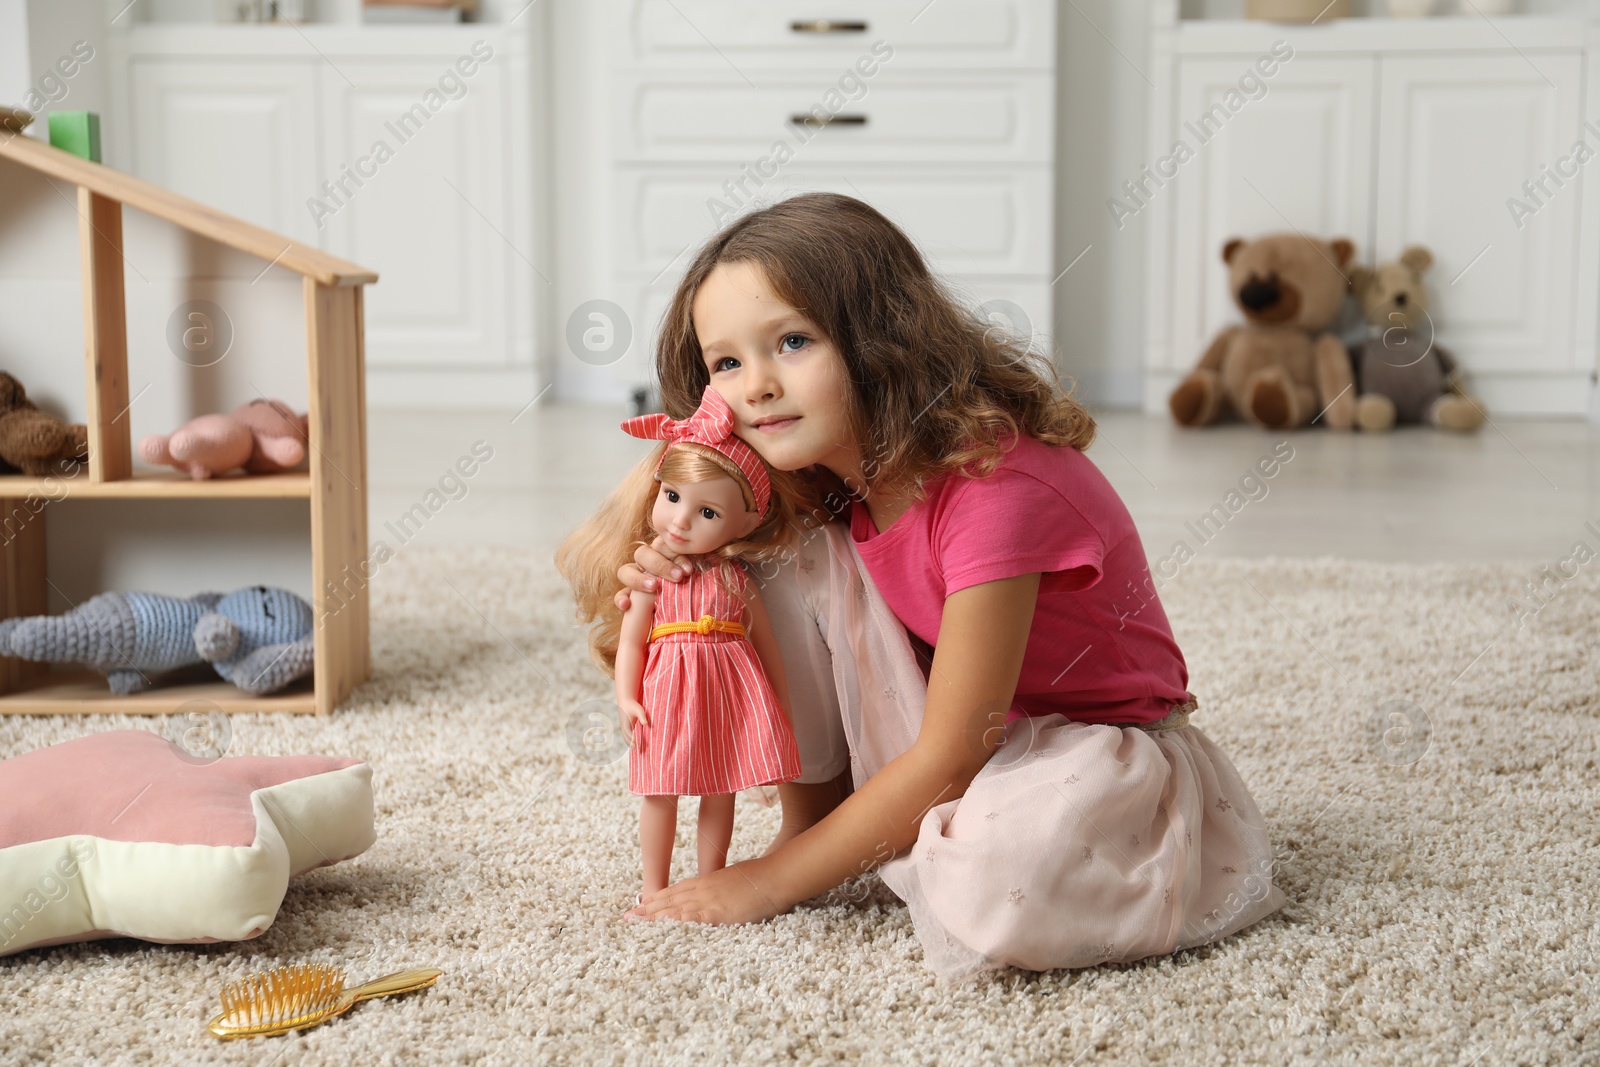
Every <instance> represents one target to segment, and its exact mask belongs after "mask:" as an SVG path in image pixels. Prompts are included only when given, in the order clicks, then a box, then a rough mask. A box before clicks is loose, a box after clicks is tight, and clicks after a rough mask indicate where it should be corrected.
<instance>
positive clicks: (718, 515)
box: [557, 389, 800, 893]
mask: <svg viewBox="0 0 1600 1067" xmlns="http://www.w3.org/2000/svg"><path fill="white" fill-rule="evenodd" d="M622 428H623V430H624V431H626V432H627V433H629V434H632V435H633V436H635V437H643V438H647V439H652V440H659V441H663V442H666V443H665V444H663V445H662V447H660V448H658V449H656V450H655V451H654V452H652V454H651V455H650V456H649V457H647V458H646V460H645V461H644V462H642V463H641V464H640V465H639V467H638V468H637V469H636V470H635V472H634V474H633V475H632V476H630V477H629V478H628V479H627V480H625V481H624V483H623V485H622V486H621V487H620V488H619V489H618V490H617V491H616V493H614V494H613V496H612V498H611V500H609V501H608V502H607V504H606V505H605V506H603V507H602V508H601V510H600V512H598V513H597V514H596V516H595V517H594V518H593V519H591V520H590V522H588V523H587V524H585V525H583V526H581V527H579V528H578V530H576V531H575V532H574V533H573V534H572V536H571V537H569V538H568V539H567V540H566V541H565V542H564V543H563V544H562V546H561V548H560V549H559V551H558V553H557V565H558V566H559V567H560V568H561V570H562V571H563V573H564V574H566V575H567V577H568V579H569V581H571V582H572V584H573V589H574V592H575V593H577V594H578V599H579V612H580V616H581V617H584V618H585V620H586V621H587V620H592V619H593V618H595V616H596V615H600V616H605V617H604V618H603V619H602V621H601V622H600V623H599V625H597V626H596V627H595V628H594V630H593V631H592V633H591V648H592V649H593V650H594V652H595V654H596V656H597V658H598V659H599V661H600V664H601V666H602V667H603V668H605V669H606V670H607V671H608V673H613V674H614V677H615V680H616V693H617V707H618V709H619V714H620V719H621V725H622V729H623V732H624V734H625V735H626V736H627V739H628V744H629V745H630V746H631V748H632V750H633V751H632V752H631V753H630V760H629V774H628V776H629V786H630V789H631V790H632V792H633V793H634V794H636V795H639V796H643V797H644V807H643V811H642V813H641V816H640V845H641V851H642V854H643V865H644V891H645V892H646V893H650V892H655V891H657V890H660V889H662V888H664V887H665V886H666V885H667V881H668V872H669V869H670V867H671V863H672V844H673V838H674V837H675V835H676V832H677V821H678V797H680V796H697V797H700V798H701V801H700V820H699V838H698V840H699V848H698V855H699V873H700V874H701V875H706V874H709V873H711V872H712V871H716V870H720V869H721V868H722V867H723V865H724V863H725V860H726V857H727V851H728V844H729V841H730V840H731V838H732V836H733V799H734V796H733V795H734V793H736V792H737V791H739V790H741V789H745V788H749V787H753V786H761V785H770V784H775V783H778V782H787V781H790V780H791V779H793V778H795V777H797V776H798V775H799V774H800V752H799V750H798V748H797V747H796V745H795V739H794V734H793V732H792V730H791V728H790V725H789V712H788V698H787V696H786V686H785V684H784V680H783V661H782V659H781V657H780V656H779V653H778V650H777V643H776V641H775V640H774V638H773V636H772V630H771V627H770V625H769V623H768V621H767V617H766V613H765V611H764V610H763V608H762V604H761V598H760V596H759V595H758V594H757V593H756V591H755V589H753V588H752V587H751V585H750V581H749V579H748V578H747V577H746V575H745V573H744V569H743V567H742V566H741V564H740V562H739V561H740V560H743V559H750V560H756V561H760V560H765V559H769V558H770V557H771V554H772V553H773V552H774V551H776V550H777V549H778V548H780V547H781V546H782V545H783V544H786V543H787V542H788V537H787V536H786V535H787V533H788V530H789V529H790V527H789V526H788V523H787V521H783V522H782V524H780V522H778V521H766V522H765V523H764V520H766V519H767V518H768V516H769V515H773V512H771V511H770V510H769V505H770V502H771V498H772V487H771V479H770V476H769V475H768V472H767V470H766V468H765V467H764V466H763V464H762V462H761V458H760V457H759V456H757V455H756V453H755V452H753V451H752V450H751V449H750V446H749V445H747V444H745V443H744V442H743V441H741V440H739V438H737V437H735V436H733V434H732V429H733V412H732V410H731V409H730V408H729V407H728V404H727V402H726V401H725V400H723V399H722V397H721V396H720V395H719V394H717V393H716V392H714V391H712V390H710V389H707V390H705V392H704V396H703V398H702V402H701V405H700V408H699V410H697V411H696V412H695V413H694V414H693V415H692V416H691V417H689V418H688V419H685V420H683V421H681V422H679V421H675V420H673V419H671V418H668V417H667V416H665V415H659V414H658V415H647V416H644V417H641V418H633V419H628V420H626V421H625V422H623V424H622ZM657 482H658V483H660V485H659V489H657V488H656V487H655V486H654V484H653V483H657ZM787 514H788V513H787V512H785V511H780V512H779V513H777V514H776V515H773V518H774V520H786V518H787ZM758 528H763V529H764V534H763V533H758V532H757V531H758ZM641 534H642V535H643V536H644V537H645V538H648V537H649V536H651V535H659V536H660V537H661V538H662V539H663V540H664V542H665V543H666V544H667V545H670V546H671V548H672V549H673V551H674V552H675V553H677V554H678V558H680V559H681V560H684V561H686V562H688V563H689V564H690V568H691V569H690V573H689V577H688V579H686V580H685V581H683V582H682V583H674V584H673V585H672V586H669V587H668V588H666V589H663V590H662V591H661V593H660V596H659V597H657V596H655V595H652V594H649V593H641V594H638V595H637V596H635V597H634V598H633V601H632V605H631V606H630V607H629V608H628V610H627V612H626V614H625V615H623V616H621V618H620V622H619V620H618V618H617V615H618V614H619V613H615V612H613V611H611V610H609V609H611V608H612V605H613V600H612V591H613V590H614V589H615V583H614V582H611V578H612V575H614V574H615V571H616V568H617V566H618V563H619V561H620V560H623V559H626V558H627V552H628V550H629V549H631V548H632V547H633V546H634V545H636V544H644V543H646V542H645V541H644V540H641V539H640V538H639V535H641ZM607 582H610V583H611V584H610V585H609V586H608V587H607V585H606V583H607ZM747 621H748V625H746V622H747ZM647 649H648V651H647Z"/></svg>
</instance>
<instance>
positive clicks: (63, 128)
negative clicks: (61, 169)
mask: <svg viewBox="0 0 1600 1067" xmlns="http://www.w3.org/2000/svg"><path fill="white" fill-rule="evenodd" d="M50 143H51V144H53V145H55V146H56V147H57V148H60V149H62V150H63V151H66V152H71V153H72V154H73V155H75V156H82V157H83V158H84V159H88V160H92V161H94V162H95V163H98V162H100V116H99V115H96V114H95V113H94V112H93V111H52V112H50Z"/></svg>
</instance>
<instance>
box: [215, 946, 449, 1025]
mask: <svg viewBox="0 0 1600 1067" xmlns="http://www.w3.org/2000/svg"><path fill="white" fill-rule="evenodd" d="M443 973H444V972H443V971H440V970H435V969H434V968H431V967H428V968H423V969H421V970H415V971H396V972H395V973H394V974H388V975H384V976H383V977H382V978H379V979H376V980H374V981H371V982H368V983H366V984H365V985H358V986H356V987H355V988H354V989H346V988H345V987H344V977H345V975H344V971H342V970H340V969H339V968H337V967H329V966H326V965H324V964H320V963H296V964H292V965H290V966H288V967H275V968H273V969H272V970H270V971H266V972H264V973H262V974H253V975H251V976H250V977H248V978H241V979H239V980H238V981H236V982H229V983H228V984H227V985H226V986H224V987H223V989H222V1014H221V1015H219V1016H217V1017H216V1018H215V1019H212V1020H211V1026H210V1030H211V1032H212V1033H213V1034H215V1035H216V1036H217V1037H221V1038H234V1037H264V1036H266V1035H268V1034H286V1033H288V1032H289V1031H290V1030H304V1029H305V1028H306V1027H308V1026H316V1025H317V1024H318V1023H322V1022H327V1021H328V1020H329V1019H331V1018H333V1017H334V1016H335V1015H343V1014H344V1013H345V1012H347V1011H349V1010H350V1006H351V1005H353V1004H354V1003H355V1002H356V1001H358V1000H367V999H369V998H371V997H387V996H392V995H394V994H396V993H410V992H411V991H412V990H416V989H426V988H427V987H428V986H431V985H433V983H434V982H437V981H438V980H439V976H440V975H441V974H443Z"/></svg>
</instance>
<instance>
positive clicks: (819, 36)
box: [613, 0, 1055, 85]
mask: <svg viewBox="0 0 1600 1067" xmlns="http://www.w3.org/2000/svg"><path fill="white" fill-rule="evenodd" d="M613 3H614V4H616V5H617V7H618V8H620V9H621V10H623V11H626V13H627V19H628V37H627V51H625V52H621V53H620V54H619V55H618V57H617V59H618V62H619V64H621V65H631V66H649V67H657V68H659V67H692V68H695V69H698V70H710V69H713V68H716V67H730V66H731V67H732V68H734V69H736V70H738V71H741V72H742V73H743V74H744V76H745V77H747V78H749V79H750V81H752V82H755V83H756V84H758V85H759V84H761V82H762V80H763V79H762V75H763V74H764V73H765V72H766V71H768V70H770V69H772V68H774V67H801V66H804V67H815V68H817V69H824V68H830V69H831V68H834V67H837V68H839V69H843V68H844V67H845V66H847V65H850V64H853V63H854V62H855V61H856V59H857V58H858V57H860V56H861V55H863V54H866V53H867V52H868V51H869V49H870V48H871V45H872V43H873V42H874V41H884V42H886V43H887V44H888V45H889V46H890V47H892V48H893V50H894V56H893V60H892V63H891V64H890V65H891V66H893V67H895V68H897V69H900V68H918V69H922V70H927V69H929V68H938V69H941V70H948V69H951V68H958V69H967V70H976V69H990V70H1018V69H1023V68H1034V69H1039V70H1046V69H1050V68H1052V67H1053V66H1054V56H1055V4H1054V3H1053V2H1052V0H933V2H932V3H928V2H926V0H827V2H825V3H819V2H816V0H779V2H774V0H613ZM836 75H837V71H835V72H834V75H830V76H836Z"/></svg>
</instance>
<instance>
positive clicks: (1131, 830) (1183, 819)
mask: <svg viewBox="0 0 1600 1067" xmlns="http://www.w3.org/2000/svg"><path fill="white" fill-rule="evenodd" d="M827 542H828V553H829V555H830V556H831V557H832V558H831V560H830V565H829V566H828V567H827V568H821V567H818V568H814V569H813V573H812V575H811V577H810V578H809V580H810V581H811V582H812V583H814V587H813V588H812V589H811V590H810V593H811V595H813V596H819V597H820V596H822V595H824V594H825V596H826V604H827V609H826V617H827V619H828V630H829V637H828V643H829V644H830V646H832V648H833V649H834V655H833V665H834V676H835V682H836V684H837V685H838V686H839V694H840V705H841V708H842V710H843V716H844V725H845V733H846V736H847V737H848V739H849V742H850V754H851V770H852V777H853V778H854V780H855V783H856V786H857V787H860V786H861V785H862V784H863V783H865V781H866V779H867V778H869V777H871V776H872V775H873V774H875V773H877V771H878V770H880V769H881V768H882V767H883V766H884V765H886V764H887V763H888V762H889V761H890V760H892V759H894V758H895V757H896V756H898V755H899V754H900V753H902V752H904V751H906V750H907V749H908V748H910V746H911V743H912V742H913V741H914V740H915V739H916V735H917V729H918V727H919V726H920V722H921V717H922V708H923V704H924V701H925V694H926V683H925V681H924V679H923V676H922V672H921V669H920V668H919V667H918V666H917V661H916V655H915V652H914V651H913V650H912V648H911V644H910V642H909V640H908V639H907V637H906V634H905V629H904V627H903V626H902V625H901V624H900V622H899V620H898V619H896V618H895V616H894V614H893V613H892V612H891V611H890V610H889V608H888V606H887V604H885V603H884V601H883V599H882V596H881V594H879V592H878V590H877V589H876V587H875V586H874V585H873V584H872V580H871V578H870V576H869V575H868V574H867V572H866V569H865V567H863V566H862V565H861V562H860V557H859V555H857V554H856V552H855V549H854V545H853V544H851V542H850V539H849V535H848V534H847V533H844V532H843V531H840V530H832V529H830V531H829V532H828V535H827ZM824 572H825V573H824ZM802 580H807V579H806V578H805V576H804V575H802ZM820 582H826V583H827V585H826V588H825V589H824V588H821V587H820V586H819V585H816V583H820ZM841 653H843V654H841ZM1191 708H1192V705H1191ZM1191 713H1192V710H1191V711H1185V710H1176V711H1175V712H1174V713H1173V714H1172V715H1169V716H1168V718H1167V719H1164V720H1162V721H1161V722H1159V723H1151V724H1147V725H1146V726H1144V727H1137V726H1114V725H1104V724H1090V723H1081V722H1075V721H1072V720H1069V719H1067V718H1065V717H1063V716H1061V715H1055V714H1053V715H1046V716H1040V717H1036V718H1025V719H1018V720H1016V721H1014V722H1011V723H1009V724H1008V725H1007V726H1006V730H1005V735H1004V741H1003V742H1002V744H1001V745H1000V747H999V749H998V750H997V751H996V752H995V754H994V756H993V757H991V758H990V760H989V762H988V763H987V764H986V765H985V766H984V768H983V770H982V771H981V772H980V773H979V774H978V776H977V777H976V778H975V779H974V780H973V781H972V784H971V785H970V786H969V787H968V789H967V791H966V793H965V795H964V796H962V797H960V798H958V799H955V800H949V801H946V802H944V803H940V804H937V805H936V806H934V807H932V808H930V809H929V810H928V811H927V812H926V813H925V814H924V816H923V817H922V822H921V825H920V827H919V829H918V835H917V839H916V841H915V842H914V843H913V844H912V845H911V847H910V848H909V849H907V850H905V851H903V852H901V853H900V854H898V855H897V856H896V858H894V859H892V860H890V861H888V862H887V863H885V864H883V865H882V866H880V867H879V868H878V873H879V875H880V876H881V877H882V879H883V881H884V883H885V884H886V885H888V886H889V888H890V889H891V890H893V891H894V893H895V894H896V895H897V896H899V897H900V898H901V899H902V900H904V901H905V902H906V905H907V907H908V909H909V911H910V914H911V918H912V921H913V923H914V924H915V926H916V931H917V936H918V939H919V940H920V941H921V943H922V946H923V952H924V957H925V959H926V962H927V965H928V966H929V968H931V969H932V970H933V971H934V972H935V973H937V974H938V975H939V976H940V977H941V978H945V979H959V978H963V977H967V976H970V975H973V974H976V973H978V972H981V971H985V970H991V969H995V968H999V967H1004V966H1015V967H1020V968H1025V969H1028V970H1049V969H1052V968H1057V967H1086V966H1093V965H1096V964H1100V963H1114V962H1126V961H1132V960H1139V959H1143V958H1146V957H1149V956H1156V955H1164V954H1167V953H1171V952H1175V951H1178V950H1180V949H1184V948H1190V947H1193V946H1195V945H1201V944H1205V943H1207V942H1211V941H1215V940H1217V939H1219V938H1222V937H1226V936H1227V935H1229V934H1232V933H1234V932H1235V931H1238V930H1240V929H1243V928H1244V927H1247V926H1249V925H1251V924H1252V923H1254V922H1257V921H1258V920H1260V919H1262V918H1264V917H1265V916H1268V915H1270V914H1272V913H1273V912H1275V911H1277V910H1278V909H1279V908H1281V907H1282V906H1283V904H1284V903H1285V900H1286V898H1285V897H1284V894H1283V891H1282V890H1281V889H1279V888H1278V887H1277V886H1275V885H1273V883H1272V873H1273V872H1272V844H1271V837H1270V835H1269V833H1268V830H1267V826H1266V822H1265V820H1264V819H1263V818H1262V816H1261V812H1260V810H1259V809H1258V808H1257V807H1256V803H1255V801H1254V799H1253V798H1252V797H1251V795H1250V792H1249V790H1248V789H1246V788H1245V785H1244V782H1243V781H1242V780H1241V779H1240V777H1239V774H1238V771H1236V770H1235V769H1234V766H1233V763H1232V761H1230V760H1229V759H1228V757H1227V755H1226V754H1225V753H1224V752H1223V751H1222V750H1221V749H1219V748H1218V747H1217V746H1216V745H1215V744H1214V743H1213V742H1212V741H1211V739H1210V738H1209V737H1207V736H1206V735H1205V733H1204V732H1203V731H1202V730H1201V729H1200V727H1199V726H1197V725H1194V724H1192V723H1188V724H1186V722H1187V716H1188V714H1191Z"/></svg>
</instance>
